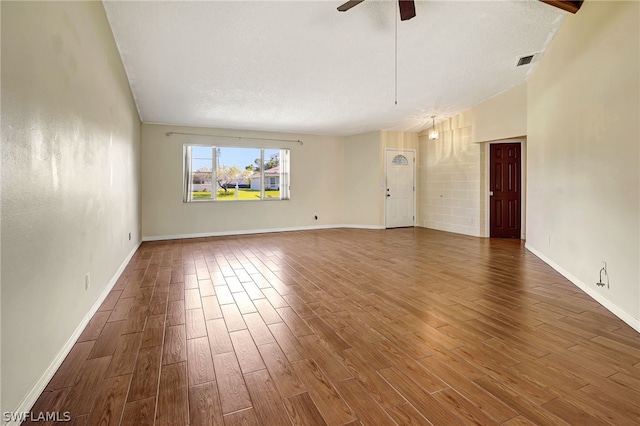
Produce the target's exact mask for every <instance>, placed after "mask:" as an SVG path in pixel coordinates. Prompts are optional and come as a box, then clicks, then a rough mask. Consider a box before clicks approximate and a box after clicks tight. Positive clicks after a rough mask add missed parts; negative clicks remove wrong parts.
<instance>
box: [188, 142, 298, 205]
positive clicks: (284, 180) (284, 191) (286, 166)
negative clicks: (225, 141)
mask: <svg viewBox="0 0 640 426" xmlns="http://www.w3.org/2000/svg"><path fill="white" fill-rule="evenodd" d="M192 147H205V148H211V150H212V153H211V198H205V199H193V173H194V171H193V155H192ZM219 148H234V149H247V150H259V151H260V164H261V165H262V167H261V169H260V173H261V176H260V179H259V180H260V199H258V200H224V201H222V200H218V199H217V194H218V186H217V180H216V176H217V169H216V167H217V165H218V162H217V155H218V149H219ZM273 150H278V151H280V154H279V157H280V158H279V167H280V184H279V187H280V189H279V191H280V196H279V197H278V198H273V197H268V198H267V197H265V187H266V186H267V185H266V182H265V181H266V177H265V175H264V171H265V170H264V164H265V151H273ZM182 157H183V194H182V201H183V202H184V203H207V202H225V203H226V202H230V201H236V202H237V201H247V202H251V203H255V202H257V201H285V200H289V199H291V182H290V176H291V170H290V164H291V160H290V158H291V150H290V149H289V148H279V147H276V148H269V147H267V148H264V147H250V146H247V147H244V146H233V145H208V144H197V143H185V144H184V145H183V149H182Z"/></svg>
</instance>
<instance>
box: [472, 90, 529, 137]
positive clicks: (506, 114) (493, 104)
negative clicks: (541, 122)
mask: <svg viewBox="0 0 640 426" xmlns="http://www.w3.org/2000/svg"><path fill="white" fill-rule="evenodd" d="M472 112H473V113H472V120H471V128H472V129H473V136H472V140H473V142H488V141H495V140H499V139H507V138H513V137H517V136H523V135H526V134H527V85H526V84H521V85H520V86H517V87H514V88H512V89H509V90H507V91H506V92H503V93H501V94H499V95H497V96H494V97H493V98H491V99H488V100H486V101H484V102H482V103H481V104H479V105H476V106H474V107H473V108H472Z"/></svg>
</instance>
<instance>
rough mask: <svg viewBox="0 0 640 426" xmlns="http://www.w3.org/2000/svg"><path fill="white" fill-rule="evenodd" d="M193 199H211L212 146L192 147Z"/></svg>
mask: <svg viewBox="0 0 640 426" xmlns="http://www.w3.org/2000/svg"><path fill="white" fill-rule="evenodd" d="M190 178H191V199H192V200H207V199H211V191H212V188H213V150H212V149H211V147H210V146H197V145H194V146H192V147H191V176H190Z"/></svg>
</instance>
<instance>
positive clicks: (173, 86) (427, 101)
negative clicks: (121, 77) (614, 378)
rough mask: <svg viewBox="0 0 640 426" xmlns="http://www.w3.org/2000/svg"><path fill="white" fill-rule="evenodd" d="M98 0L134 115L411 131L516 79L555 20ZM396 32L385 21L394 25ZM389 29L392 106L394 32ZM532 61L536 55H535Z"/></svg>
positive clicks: (455, 11) (474, 11)
mask: <svg viewBox="0 0 640 426" xmlns="http://www.w3.org/2000/svg"><path fill="white" fill-rule="evenodd" d="M341 3H343V1H342V0H337V1H333V0H323V1H246V0H244V1H239V0H236V1H144V2H142V1H130V2H120V1H104V5H105V9H106V11H107V16H108V18H109V22H110V24H111V28H112V30H113V34H114V36H115V40H116V43H117V45H118V48H119V50H120V54H121V56H122V60H123V63H124V67H125V69H126V72H127V75H128V78H129V81H130V83H131V88H132V90H133V94H134V97H135V100H136V103H137V106H138V110H139V112H140V117H141V119H142V121H144V122H147V123H164V124H177V125H187V126H203V127H218V128H230V129H231V128H232V129H248V130H265V131H279V132H301V133H312V134H326V135H351V134H357V133H363V132H367V131H372V130H402V131H419V130H422V129H424V128H426V127H430V123H431V118H430V117H431V115H436V116H437V118H436V121H438V120H439V119H443V118H446V117H450V116H452V115H454V114H456V113H458V112H461V111H463V110H465V109H468V108H469V107H471V106H473V105H476V104H478V103H480V102H482V101H484V100H486V99H488V98H491V97H493V96H495V95H497V94H499V93H501V92H503V91H505V90H508V89H509V88H511V87H514V86H517V85H519V84H521V83H523V82H525V81H526V79H527V76H528V74H529V73H530V72H531V70H532V69H533V67H535V63H536V61H535V60H534V62H533V63H532V64H530V65H527V66H523V67H518V68H516V63H517V61H518V58H519V57H520V56H525V55H529V54H540V53H542V52H543V51H544V50H545V48H546V47H547V46H548V44H549V43H550V41H551V39H552V37H553V35H554V34H555V32H556V31H557V30H558V28H559V27H560V25H561V23H562V21H563V19H564V16H565V15H566V12H563V11H561V10H559V9H556V8H554V7H551V6H549V5H546V4H544V3H541V2H539V1H537V0H519V1H518V0H514V1H417V2H416V13H417V16H416V17H415V18H413V19H411V20H409V21H399V18H398V17H397V9H398V8H397V2H396V1H392V0H387V1H374V0H366V1H365V2H364V3H361V4H359V5H358V6H356V7H354V8H352V9H351V10H349V11H347V12H344V13H342V12H338V11H337V10H336V8H337V6H339V5H340V4H341ZM396 25H397V26H396ZM396 28H397V105H396V104H395V99H396V78H395V74H396V65H395V55H396V54H395V52H396V50H395V45H396V43H395V39H396V38H395V34H396ZM538 57H539V56H538Z"/></svg>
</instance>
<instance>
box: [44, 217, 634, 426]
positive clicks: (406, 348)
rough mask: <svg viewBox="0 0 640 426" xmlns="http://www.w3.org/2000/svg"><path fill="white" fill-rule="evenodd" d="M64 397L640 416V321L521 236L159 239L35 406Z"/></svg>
mask: <svg viewBox="0 0 640 426" xmlns="http://www.w3.org/2000/svg"><path fill="white" fill-rule="evenodd" d="M612 285H615V282H612ZM47 411H49V412H51V411H58V412H65V411H69V412H70V413H71V416H72V418H73V419H72V424H74V425H90V426H93V425H103V424H104V425H118V424H120V425H136V426H138V425H153V424H155V425H192V426H194V425H210V424H213V425H222V424H224V425H240V424H248V425H251V424H259V425H276V426H278V425H289V424H294V425H324V424H327V425H359V424H363V425H387V424H388V425H395V424H398V425H406V424H412V425H429V424H434V425H456V424H477V425H478V424H479V425H492V424H502V425H531V424H538V425H556V424H573V425H604V424H612V425H632V424H633V425H637V424H638V422H639V419H640V334H638V333H637V332H636V331H634V330H633V329H632V328H630V327H629V326H627V325H626V324H624V323H623V322H622V321H620V320H619V319H617V318H616V317H614V316H613V315H612V314H611V313H609V312H608V311H607V310H606V309H604V308H603V307H601V306H600V305H598V304H597V303H596V302H595V301H593V300H592V299H591V298H589V297H588V296H587V295H586V294H584V293H583V292H581V291H580V290H579V289H577V288H576V287H575V286H573V285H572V284H571V283H569V282H568V281H567V280H566V279H564V278H563V277H562V276H560V275H559V274H558V273H556V272H554V271H553V270H552V269H551V268H550V267H548V266H547V265H546V264H544V263H543V262H542V261H540V260H539V259H538V258H536V257H535V256H534V255H532V254H531V253H529V252H527V251H526V250H525V249H524V247H523V245H522V243H521V242H520V241H513V240H489V239H477V238H472V237H465V236H459V235H454V234H448V233H443V232H438V231H431V230H426V229H422V228H415V229H414V228H407V229H394V230H380V231H378V230H347V229H339V230H321V231H303V232H289V233H276V234H262V235H253V236H236V237H216V238H202V239H192V240H179V241H166V242H164V241H163V242H153V243H144V244H142V246H141V247H140V249H139V250H138V251H137V253H136V254H135V256H134V257H133V259H132V260H131V262H130V263H129V265H128V266H127V268H126V270H125V272H124V273H123V275H122V276H121V277H120V279H119V280H118V282H117V283H116V285H115V287H114V288H113V290H112V291H111V293H110V294H109V296H108V297H107V299H106V300H105V302H104V303H103V305H102V307H101V308H100V310H99V311H98V312H97V313H96V314H95V316H94V317H93V319H92V320H91V321H90V323H89V324H88V326H87V328H86V329H85V330H84V332H83V334H82V336H81V337H80V339H79V340H78V342H77V343H76V344H75V346H74V347H73V350H72V351H71V353H70V354H69V356H68V357H67V358H66V360H65V361H64V363H63V364H62V366H61V367H60V369H59V371H58V372H57V373H56V375H55V376H54V377H53V379H52V380H51V382H50V383H49V384H48V386H47V388H46V390H45V391H44V392H43V394H42V395H41V397H40V398H39V400H38V401H37V402H36V404H35V406H34V407H33V409H32V412H35V413H38V412H47ZM65 424H69V423H65Z"/></svg>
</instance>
